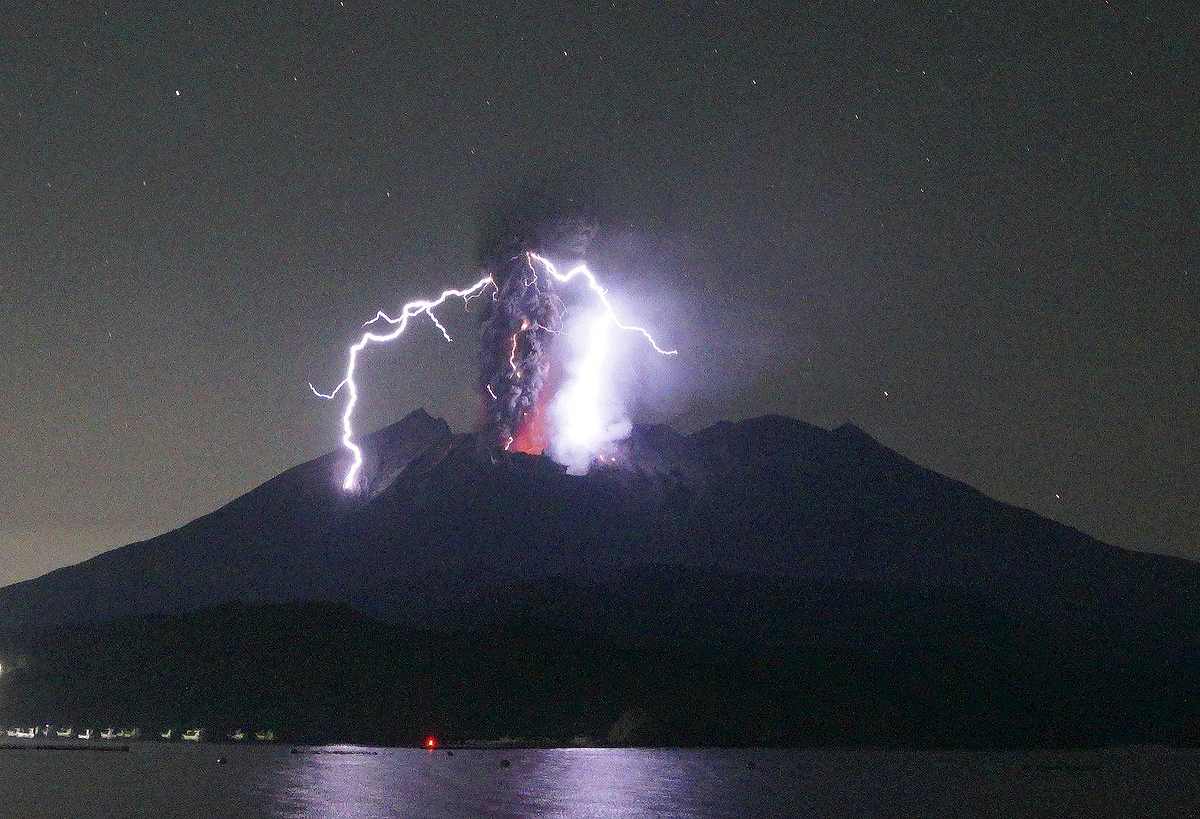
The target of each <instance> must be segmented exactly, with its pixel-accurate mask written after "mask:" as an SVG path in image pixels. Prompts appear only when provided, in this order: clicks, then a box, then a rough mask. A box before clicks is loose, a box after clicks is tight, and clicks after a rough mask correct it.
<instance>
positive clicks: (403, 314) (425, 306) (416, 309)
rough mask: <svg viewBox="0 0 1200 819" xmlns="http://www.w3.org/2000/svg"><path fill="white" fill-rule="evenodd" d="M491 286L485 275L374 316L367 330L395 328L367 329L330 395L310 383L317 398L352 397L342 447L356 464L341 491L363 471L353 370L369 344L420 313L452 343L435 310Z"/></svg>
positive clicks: (393, 332) (352, 348)
mask: <svg viewBox="0 0 1200 819" xmlns="http://www.w3.org/2000/svg"><path fill="white" fill-rule="evenodd" d="M488 285H491V286H493V287H494V286H495V282H493V281H492V277H491V276H485V277H484V278H482V279H480V280H479V281H477V282H475V284H473V285H471V286H470V287H468V288H466V289H463V290H443V291H442V294H441V295H440V296H438V297H437V298H436V299H432V300H430V299H421V300H418V301H410V302H409V303H408V304H406V305H404V307H402V308H401V309H400V315H399V316H398V317H397V318H392V317H391V316H389V315H388V314H387V313H384V312H383V311H382V310H380V311H379V312H378V313H376V314H375V318H373V319H371V320H370V321H368V322H367V323H366V324H364V325H363V326H364V327H367V326H369V325H371V324H374V323H375V322H377V321H385V322H387V323H388V324H390V325H392V329H391V330H390V331H389V332H386V333H376V332H373V331H370V330H368V331H367V332H365V333H363V334H362V337H361V338H360V339H359V340H358V341H356V342H355V343H354V344H352V345H351V346H350V353H349V357H348V359H347V362H346V376H345V377H344V378H343V379H342V380H341V382H339V383H338V385H337V386H336V387H334V388H333V389H332V390H331V391H329V392H328V393H323V392H321V391H319V390H318V389H317V388H316V387H314V386H313V385H312V383H311V382H310V383H309V385H308V388H309V389H310V390H312V391H313V394H314V395H316V396H317V397H318V398H325V399H327V400H332V399H333V397H334V396H336V395H337V394H338V392H340V391H341V389H342V388H343V387H345V388H346V391H347V393H348V394H349V396H350V397H349V398H347V399H346V407H345V409H344V410H343V411H342V446H344V447H345V448H346V449H348V450H350V452H351V453H352V454H353V456H354V463H353V464H351V466H350V470H349V471H348V472H347V473H346V477H345V479H344V480H343V481H342V488H343V489H345V490H346V491H349V490H351V489H353V488H354V483H355V480H356V479H357V477H358V473H359V470H361V469H362V449H361V448H359V446H358V444H356V443H354V424H353V421H354V407H355V405H357V404H358V385H357V384H355V383H354V371H355V369H356V368H357V367H358V354H359V353H360V352H362V351H363V349H364V348H365V347H367V345H369V344H382V343H384V342H387V341H392V340H393V339H395V338H397V337H399V336H400V335H401V334H402V333H404V331H405V330H407V329H408V322H409V319H412V318H415V317H417V316H419V315H421V314H425V315H427V316H429V320H430V321H432V322H433V324H434V326H436V327H437V328H438V329H439V330H441V331H442V335H443V336H444V337H445V339H446V341H450V334H449V333H447V332H446V328H445V327H443V326H442V323H441V322H439V321H438V320H437V316H435V315H434V314H433V309H434V308H435V307H440V306H442V305H443V304H445V302H446V300H447V299H450V298H453V297H455V296H457V297H458V298H460V299H462V300H463V306H464V307H466V306H467V305H469V304H470V300H471V299H472V298H473V297H475V296H478V295H479V294H481V293H482V292H483V291H484V290H485V289H487V287H488Z"/></svg>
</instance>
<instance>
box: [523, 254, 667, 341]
mask: <svg viewBox="0 0 1200 819" xmlns="http://www.w3.org/2000/svg"><path fill="white" fill-rule="evenodd" d="M525 255H526V258H527V259H528V260H529V267H530V269H532V268H533V263H534V262H537V263H538V264H540V265H541V266H542V267H543V268H545V270H546V272H547V273H549V274H550V277H551V278H552V279H554V280H555V281H556V282H559V283H561V284H567V283H568V282H570V281H571V280H572V279H575V278H576V277H578V276H582V277H583V278H584V280H585V281H586V282H587V286H588V289H589V290H591V291H592V293H594V294H595V296H596V300H597V301H598V302H600V304H601V306H603V307H604V313H605V316H606V317H607V318H608V320H609V321H610V322H611V323H612V324H613V325H614V326H615V327H618V328H619V329H621V330H627V331H629V332H631V333H638V334H639V335H641V337H642V338H644V339H646V341H647V343H649V344H650V346H651V347H653V348H654V352H656V353H658V354H659V355H679V351H678V350H664V349H663V348H662V347H660V346H658V342H657V341H655V340H654V336H652V335H650V332H649V331H648V330H647V329H646V328H645V327H637V326H634V325H630V324H624V323H622V322H621V320H620V319H618V318H617V312H616V311H615V310H614V309H613V306H612V304H611V303H610V302H609V300H608V291H607V290H605V289H604V288H603V287H601V286H600V282H598V281H596V277H595V275H593V273H592V271H591V270H588V266H587V265H586V264H584V263H583V262H579V263H578V264H576V265H575V266H574V267H572V268H571V269H570V270H568V271H567V272H566V273H559V272H558V268H557V267H556V266H555V265H554V263H553V262H551V261H550V260H549V259H547V258H545V257H544V256H539V255H538V254H536V253H534V252H533V251H527V252H526V254H525Z"/></svg>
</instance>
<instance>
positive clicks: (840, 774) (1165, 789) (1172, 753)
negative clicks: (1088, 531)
mask: <svg viewBox="0 0 1200 819" xmlns="http://www.w3.org/2000/svg"><path fill="white" fill-rule="evenodd" d="M290 750H291V749H290V746H276V747H270V748H266V747H261V746H260V747H253V746H250V747H244V746H227V745H226V746H219V745H201V746H190V747H187V746H183V745H180V744H173V745H164V744H154V743H144V744H135V745H134V746H133V750H132V751H131V752H130V753H104V754H94V753H65V752H41V751H10V752H0V815H3V816H22V817H41V816H48V817H49V816H54V817H57V816H98V817H126V816H128V817H133V816H162V817H203V819H217V818H218V817H226V816H236V817H256V816H262V817H272V819H283V818H284V817H290V818H291V819H307V817H322V819H324V818H325V817H339V819H360V818H361V819H365V817H371V819H375V818H376V817H390V816H395V817H422V816H428V817H459V816H469V817H473V816H498V817H526V816H555V817H609V816H615V817H633V816H637V817H641V816H664V817H693V816H694V817H718V816H719V817H739V819H742V818H743V817H759V816H821V817H825V816H856V817H857V816H933V815H941V816H950V815H972V816H1130V815H1148V814H1149V815H1162V816H1174V815H1189V811H1192V810H1193V809H1194V808H1195V805H1197V804H1200V777H1197V776H1196V771H1197V770H1198V769H1200V764H1198V763H1200V751H1179V750H1170V749H1165V748H1157V747H1144V748H1124V749H1110V750H1102V751H1076V752H1056V751H1007V752H986V753H972V752H951V751H882V750H872V749H802V750H754V749H748V750H654V749H645V750H622V749H550V750H486V751H484V750H479V751H465V750H455V751H454V752H453V755H451V754H450V753H448V752H446V751H445V750H439V751H435V752H427V751H421V750H415V749H413V750H407V749H378V750H377V751H376V755H373V756H366V755H362V756H360V755H333V754H309V753H300V754H292V753H290ZM341 750H353V749H350V748H342V749H341ZM218 757H225V758H227V762H226V763H224V764H218V763H217V759H218ZM505 759H507V760H509V761H510V765H509V766H508V767H503V766H502V765H501V761H502V760H505Z"/></svg>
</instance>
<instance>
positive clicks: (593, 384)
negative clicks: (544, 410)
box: [550, 313, 632, 475]
mask: <svg viewBox="0 0 1200 819" xmlns="http://www.w3.org/2000/svg"><path fill="white" fill-rule="evenodd" d="M611 330H612V322H611V321H610V320H609V318H608V316H607V315H605V314H603V313H601V314H593V315H590V316H587V317H586V318H585V319H583V320H582V321H581V322H579V323H578V324H576V325H575V326H574V327H572V328H571V329H570V331H569V332H568V343H569V344H570V345H571V347H572V348H573V349H572V353H573V354H574V355H573V356H572V359H571V360H570V361H569V362H568V363H567V379H566V381H565V383H564V384H563V385H562V388H561V389H560V390H559V391H558V394H557V395H555V396H554V401H553V403H552V404H551V405H550V420H551V424H552V426H553V429H554V434H553V435H552V436H551V439H550V455H551V457H553V458H554V460H556V461H558V462H559V463H560V464H563V465H564V466H566V467H567V471H569V472H571V473H572V474H577V475H581V474H583V473H585V472H587V470H588V467H589V466H590V465H591V463H592V458H593V457H595V456H596V454H597V453H599V452H602V451H603V449H604V447H606V446H607V445H608V444H611V443H612V442H614V441H619V440H621V439H622V438H624V437H626V436H627V435H628V434H629V430H630V429H631V428H632V427H631V425H630V423H629V419H628V418H626V417H625V408H624V406H623V404H622V402H621V400H620V398H619V397H618V396H617V395H616V394H615V393H614V391H613V389H612V384H611V383H610V378H609V369H610V367H611V363H612V362H611V358H612V350H611V347H612V340H611V338H610V335H611Z"/></svg>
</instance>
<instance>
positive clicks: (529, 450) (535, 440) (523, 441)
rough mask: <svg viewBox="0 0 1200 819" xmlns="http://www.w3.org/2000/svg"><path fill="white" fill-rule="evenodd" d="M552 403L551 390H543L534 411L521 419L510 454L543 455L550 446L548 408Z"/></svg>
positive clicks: (510, 447)
mask: <svg viewBox="0 0 1200 819" xmlns="http://www.w3.org/2000/svg"><path fill="white" fill-rule="evenodd" d="M549 403H550V390H542V392H541V395H539V396H538V400H537V403H536V404H534V405H533V409H531V410H530V411H529V412H527V413H525V415H524V416H523V417H522V418H521V426H520V427H518V428H517V432H516V434H515V435H514V436H513V441H512V444H511V445H510V446H509V447H508V450H509V451H510V452H524V453H525V454H526V455H541V454H542V453H543V452H545V451H546V445H547V444H549V442H550V441H549V432H548V430H547V429H546V407H547V405H548V404H549Z"/></svg>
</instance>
